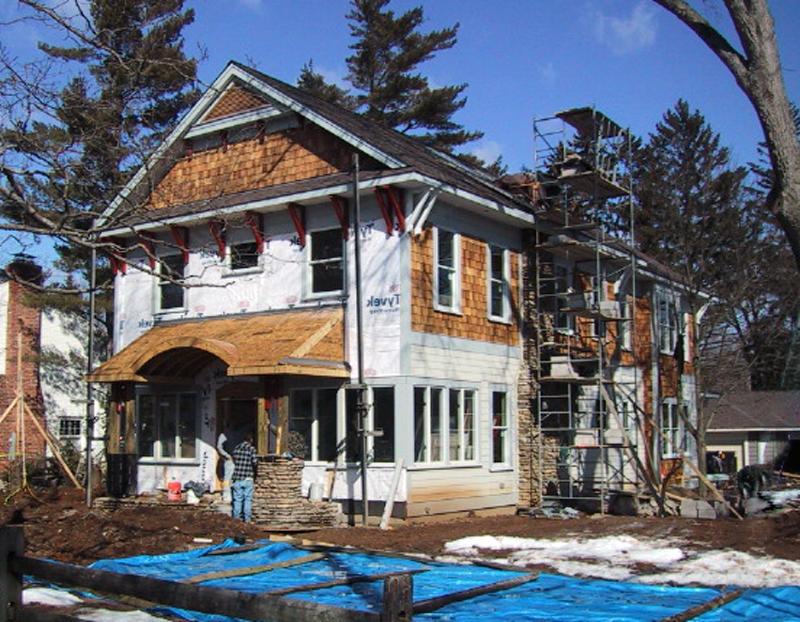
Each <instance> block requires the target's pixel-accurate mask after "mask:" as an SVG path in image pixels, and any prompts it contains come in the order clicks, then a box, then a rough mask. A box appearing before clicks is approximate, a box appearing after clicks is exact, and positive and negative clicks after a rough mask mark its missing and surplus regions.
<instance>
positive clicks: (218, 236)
mask: <svg viewBox="0 0 800 622" xmlns="http://www.w3.org/2000/svg"><path fill="white" fill-rule="evenodd" d="M208 230H209V232H210V233H211V237H213V238H214V241H215V242H216V243H217V251H218V252H219V258H220V259H223V260H224V259H225V247H226V245H225V231H224V226H223V223H222V221H220V220H209V221H208Z"/></svg>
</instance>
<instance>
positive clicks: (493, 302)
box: [486, 245, 511, 322]
mask: <svg viewBox="0 0 800 622" xmlns="http://www.w3.org/2000/svg"><path fill="white" fill-rule="evenodd" d="M487 255H488V263H489V269H488V270H487V271H486V274H487V277H488V281H489V282H488V296H487V297H488V300H489V304H488V307H489V319H492V320H499V321H502V322H507V321H508V319H509V316H510V309H511V304H510V300H509V286H508V284H509V281H510V276H509V274H510V266H509V252H508V251H507V250H506V249H504V248H499V247H497V246H491V245H489V247H488V253H487Z"/></svg>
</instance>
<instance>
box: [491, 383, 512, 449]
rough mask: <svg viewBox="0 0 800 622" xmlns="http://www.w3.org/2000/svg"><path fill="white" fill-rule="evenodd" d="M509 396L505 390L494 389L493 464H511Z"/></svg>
mask: <svg viewBox="0 0 800 622" xmlns="http://www.w3.org/2000/svg"><path fill="white" fill-rule="evenodd" d="M508 418H509V417H508V396H507V394H506V392H505V391H492V464H494V465H507V464H510V462H511V458H510V450H511V444H510V427H509V425H508V423H509V421H508Z"/></svg>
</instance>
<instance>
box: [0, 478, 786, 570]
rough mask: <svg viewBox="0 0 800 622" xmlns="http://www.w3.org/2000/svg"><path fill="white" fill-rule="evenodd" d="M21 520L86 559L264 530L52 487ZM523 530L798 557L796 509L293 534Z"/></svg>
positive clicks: (7, 517) (475, 521) (8, 518)
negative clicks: (105, 502) (104, 505)
mask: <svg viewBox="0 0 800 622" xmlns="http://www.w3.org/2000/svg"><path fill="white" fill-rule="evenodd" d="M9 523H17V524H22V525H23V527H24V530H25V540H26V547H27V548H26V552H27V554H29V555H34V556H40V557H47V558H51V559H57V560H60V561H65V562H72V563H77V564H88V563H90V562H92V561H95V560H97V559H101V558H109V557H127V556H132V555H141V554H156V553H167V552H173V551H181V550H187V549H189V548H194V547H199V546H205V544H202V543H198V542H196V541H195V540H194V539H195V538H211V539H212V540H213V541H214V542H219V541H221V540H223V539H225V538H229V537H235V536H239V535H241V536H245V537H246V538H247V539H248V540H249V539H255V538H263V537H267V536H268V535H269V532H268V531H266V530H264V529H263V528H260V527H256V526H250V525H245V524H243V523H241V522H239V521H234V520H233V519H231V518H230V517H228V516H225V515H223V514H219V513H210V512H205V513H202V514H201V513H200V512H199V511H198V510H197V509H196V508H194V507H191V506H185V505H181V506H146V507H141V508H138V507H137V508H134V509H117V510H114V511H109V510H101V509H98V508H93V509H88V508H87V507H86V505H85V502H84V493H83V492H81V491H78V490H75V489H68V488H59V489H51V490H49V491H47V492H42V493H36V498H34V497H33V496H30V495H18V496H16V497H15V498H14V499H12V500H11V502H10V503H8V504H6V505H5V506H2V508H0V524H9ZM483 534H491V535H511V536H523V537H533V538H563V537H600V536H603V535H618V534H628V535H633V536H646V537H651V538H671V539H680V540H683V541H685V542H686V543H687V544H690V545H691V546H692V548H695V549H700V550H702V549H734V550H739V551H745V552H749V553H754V554H758V555H764V554H766V555H770V556H774V557H779V558H784V559H790V560H800V510H789V511H783V512H780V513H773V514H770V515H768V516H764V517H752V518H746V519H745V520H743V521H740V520H737V519H720V520H716V521H707V520H692V519H683V518H643V517H622V516H605V517H599V516H582V517H579V518H575V519H570V520H558V519H545V518H532V517H527V516H495V517H483V518H462V519H458V520H453V521H437V522H431V523H426V524H423V523H415V524H410V525H404V526H399V527H396V528H393V529H391V530H388V531H381V530H379V529H377V528H372V527H371V528H361V527H342V528H337V529H324V530H320V531H314V532H307V533H303V534H294V535H296V536H297V537H303V538H308V539H310V540H318V541H322V542H328V543H333V544H339V545H351V546H356V547H361V548H368V549H377V550H384V551H395V552H406V553H423V554H427V555H437V554H440V553H441V552H442V549H443V546H444V543H445V542H447V541H449V540H454V539H457V538H461V537H465V536H470V535H483Z"/></svg>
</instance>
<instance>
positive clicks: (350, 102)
mask: <svg viewBox="0 0 800 622" xmlns="http://www.w3.org/2000/svg"><path fill="white" fill-rule="evenodd" d="M297 86H298V88H300V89H302V90H303V91H306V92H307V93H311V94H312V95H316V96H317V97H319V98H320V99H324V100H325V101H326V102H329V103H331V104H335V105H337V106H341V107H342V108H346V109H347V110H355V109H356V106H357V105H358V104H357V103H356V101H355V98H354V97H353V96H352V95H350V92H349V91H348V90H347V89H343V88H342V87H340V86H338V85H336V84H331V83H330V82H327V81H326V80H325V77H324V76H323V75H322V74H321V73H319V72H317V71H314V60H313V59H309V61H308V62H307V63H306V64H305V65H303V68H302V69H301V70H300V77H298V78H297Z"/></svg>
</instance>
